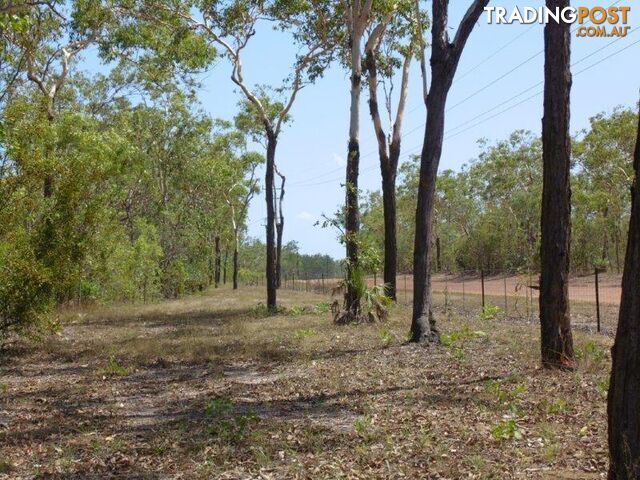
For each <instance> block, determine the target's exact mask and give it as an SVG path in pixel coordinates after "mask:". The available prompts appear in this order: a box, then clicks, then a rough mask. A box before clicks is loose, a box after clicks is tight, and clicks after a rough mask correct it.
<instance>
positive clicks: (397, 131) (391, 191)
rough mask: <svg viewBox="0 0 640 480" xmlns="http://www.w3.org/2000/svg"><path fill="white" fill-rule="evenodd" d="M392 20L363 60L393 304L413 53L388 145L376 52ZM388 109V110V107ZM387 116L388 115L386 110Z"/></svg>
mask: <svg viewBox="0 0 640 480" xmlns="http://www.w3.org/2000/svg"><path fill="white" fill-rule="evenodd" d="M389 21H391V17H390V16H387V17H385V19H383V20H382V22H381V23H380V24H379V25H378V26H377V27H376V28H375V29H374V30H373V32H372V34H371V36H370V38H369V40H368V41H367V45H366V59H365V60H366V61H365V65H366V67H367V75H368V84H369V113H370V114H371V119H372V121H373V127H374V130H375V133H376V138H377V141H378V156H379V157H380V173H381V176H382V207H383V216H384V284H385V287H386V288H385V293H386V295H387V296H388V297H389V298H391V299H392V300H393V301H395V300H396V297H397V293H396V274H397V265H398V246H397V218H396V177H397V173H398V162H399V160H400V142H401V130H402V121H403V119H404V109H405V104H406V98H407V89H408V84H409V67H410V63H411V58H412V56H413V53H412V50H411V49H409V50H408V51H407V52H406V53H405V58H404V62H403V66H402V81H401V85H400V99H399V101H398V111H397V113H396V119H395V123H394V125H393V127H392V135H391V137H392V138H391V141H390V142H389V144H388V146H387V138H386V135H385V132H384V130H383V127H382V121H381V119H380V111H379V107H378V65H377V61H376V52H377V48H378V45H379V42H380V39H381V36H382V35H383V33H384V29H385V28H386V25H387V23H388V22H389ZM388 108H389V109H390V108H391V107H388ZM389 115H391V112H390V111H389Z"/></svg>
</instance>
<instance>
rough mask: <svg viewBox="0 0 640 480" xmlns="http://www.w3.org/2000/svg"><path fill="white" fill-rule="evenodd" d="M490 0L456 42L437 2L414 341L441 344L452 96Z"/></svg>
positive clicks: (471, 14) (477, 7)
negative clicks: (445, 160)
mask: <svg viewBox="0 0 640 480" xmlns="http://www.w3.org/2000/svg"><path fill="white" fill-rule="evenodd" d="M488 3H489V0H474V1H473V2H472V4H471V5H470V6H469V8H468V9H467V12H466V13H465V15H464V17H463V18H462V20H461V21H460V25H459V27H458V29H457V32H456V35H455V37H454V39H453V41H452V42H451V41H449V36H448V33H447V31H448V25H447V18H448V10H449V1H448V0H433V1H432V7H433V9H432V15H431V18H432V28H431V38H432V42H431V43H432V45H431V87H430V89H429V93H428V95H427V98H426V102H425V103H426V107H427V122H426V126H425V134H424V144H423V146H422V154H421V158H420V179H419V183H418V205H417V209H416V232H415V239H414V253H413V315H412V320H411V340H412V341H413V342H434V341H435V342H437V341H439V334H438V330H437V329H436V325H435V319H434V317H433V314H432V311H431V271H430V263H431V255H432V253H431V238H432V230H433V207H434V198H435V189H436V178H437V174H438V165H439V164H440V156H441V154H442V142H443V139H444V121H445V107H446V103H447V95H448V93H449V89H450V88H451V83H452V82H453V78H454V76H455V73H456V69H457V68H458V63H459V61H460V55H461V54H462V51H463V50H464V46H465V44H466V42H467V40H468V39H469V35H470V34H471V31H472V30H473V27H474V26H475V24H476V22H477V21H478V19H479V18H480V15H481V14H482V12H483V10H484V7H485V6H486V5H487V4H488Z"/></svg>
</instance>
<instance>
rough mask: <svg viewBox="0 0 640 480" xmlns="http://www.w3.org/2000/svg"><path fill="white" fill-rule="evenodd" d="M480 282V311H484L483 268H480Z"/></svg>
mask: <svg viewBox="0 0 640 480" xmlns="http://www.w3.org/2000/svg"><path fill="white" fill-rule="evenodd" d="M480 283H481V285H482V311H483V312H484V269H483V268H481V269H480Z"/></svg>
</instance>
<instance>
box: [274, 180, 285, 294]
mask: <svg viewBox="0 0 640 480" xmlns="http://www.w3.org/2000/svg"><path fill="white" fill-rule="evenodd" d="M275 173H276V174H277V175H278V176H279V177H280V197H279V198H278V214H277V217H276V218H277V220H276V287H277V288H280V287H281V286H282V235H283V233H284V214H283V213H282V203H283V201H284V184H285V182H286V180H287V179H286V177H285V176H284V175H282V174H281V173H280V172H279V171H278V168H277V167H276V168H275Z"/></svg>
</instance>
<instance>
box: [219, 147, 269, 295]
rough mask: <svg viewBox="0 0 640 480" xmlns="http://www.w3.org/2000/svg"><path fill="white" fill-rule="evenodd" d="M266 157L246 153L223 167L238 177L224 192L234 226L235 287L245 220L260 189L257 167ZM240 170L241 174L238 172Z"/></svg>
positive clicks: (233, 266) (234, 285)
mask: <svg viewBox="0 0 640 480" xmlns="http://www.w3.org/2000/svg"><path fill="white" fill-rule="evenodd" d="M263 162H264V159H263V158H262V157H261V156H260V155H258V154H256V153H245V154H243V155H240V156H238V157H237V158H234V159H231V161H227V162H226V166H225V167H223V168H227V169H231V170H234V171H236V174H235V175H231V176H230V178H232V179H237V180H235V181H233V183H232V184H231V186H229V188H227V189H226V192H225V193H224V198H225V201H226V202H227V205H228V206H229V210H230V211H231V225H232V227H233V260H232V268H233V270H232V278H233V289H234V290H237V289H238V266H239V263H238V255H239V252H240V241H241V234H242V228H243V225H244V224H243V222H244V220H245V219H246V216H247V210H248V208H249V203H250V202H251V200H252V199H253V197H254V195H255V194H256V193H258V192H259V191H260V186H259V181H258V179H257V178H256V168H257V167H258V165H259V164H260V163H263ZM238 172H240V173H241V174H238Z"/></svg>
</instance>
